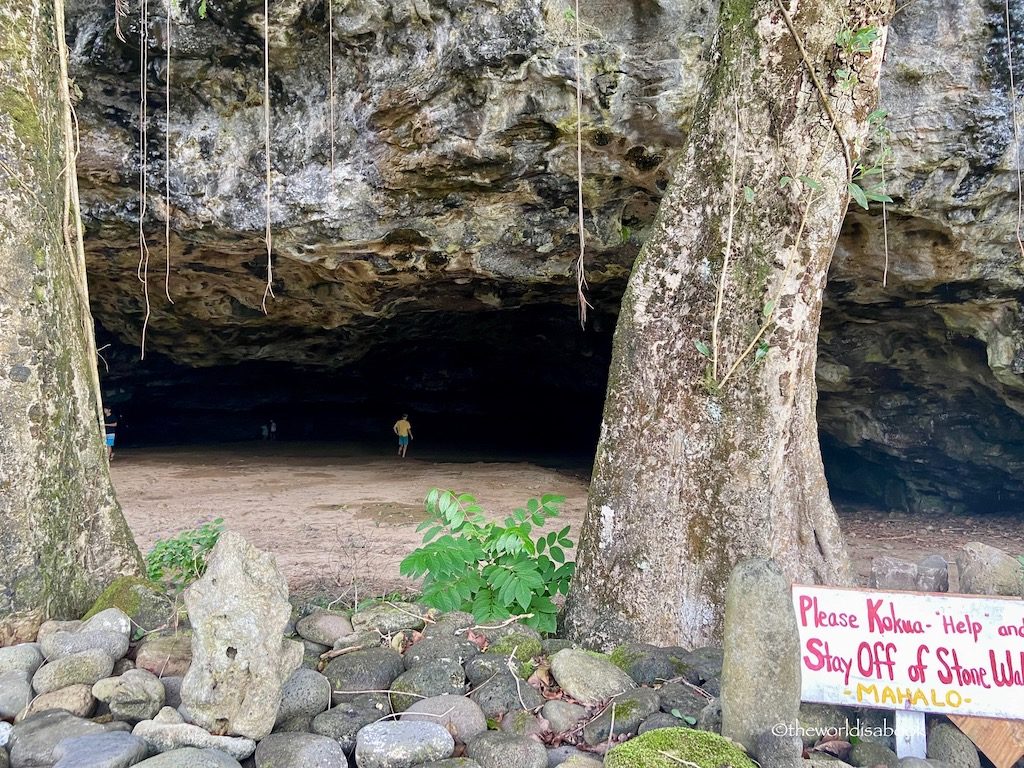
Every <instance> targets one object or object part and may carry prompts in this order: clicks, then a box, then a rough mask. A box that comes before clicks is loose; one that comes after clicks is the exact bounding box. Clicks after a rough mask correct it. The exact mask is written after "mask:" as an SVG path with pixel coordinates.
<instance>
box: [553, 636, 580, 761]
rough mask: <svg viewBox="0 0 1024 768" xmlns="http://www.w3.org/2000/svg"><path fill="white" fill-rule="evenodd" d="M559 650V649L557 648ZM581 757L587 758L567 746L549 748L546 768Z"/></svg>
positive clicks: (574, 748)
mask: <svg viewBox="0 0 1024 768" xmlns="http://www.w3.org/2000/svg"><path fill="white" fill-rule="evenodd" d="M559 650H561V648H559ZM556 653H557V651H556ZM582 757H587V754H586V753H585V752H581V751H580V750H578V749H576V747H573V746H570V745H568V744H563V745H562V746H560V747H549V748H548V768H556V766H560V765H565V764H566V763H567V762H568V761H569V760H572V759H573V758H582Z"/></svg>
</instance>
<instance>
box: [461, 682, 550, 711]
mask: <svg viewBox="0 0 1024 768" xmlns="http://www.w3.org/2000/svg"><path fill="white" fill-rule="evenodd" d="M469 698H470V699H471V700H473V701H474V702H476V703H477V704H478V705H479V706H480V709H482V710H483V712H484V714H485V715H486V716H487V717H490V718H498V717H503V716H504V715H505V714H506V713H508V712H515V711H517V710H520V709H523V708H524V707H525V708H526V709H528V710H530V711H531V712H532V711H533V710H535V709H538V708H539V707H540V706H541V705H542V704H544V699H543V698H542V697H541V695H540V694H539V693H537V691H535V690H534V688H533V686H531V685H529V684H528V683H526V682H524V681H523V680H520V679H519V678H518V677H516V676H514V675H511V674H509V673H507V672H506V673H504V674H498V675H496V676H494V677H492V678H490V679H489V680H488V681H486V682H483V683H481V684H480V685H478V686H476V687H475V688H474V689H473V691H472V692H471V693H470V694H469Z"/></svg>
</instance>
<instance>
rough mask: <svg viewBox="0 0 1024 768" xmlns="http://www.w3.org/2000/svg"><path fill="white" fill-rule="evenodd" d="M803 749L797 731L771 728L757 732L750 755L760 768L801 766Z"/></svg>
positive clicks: (794, 767) (797, 767) (792, 767)
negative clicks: (780, 730)
mask: <svg viewBox="0 0 1024 768" xmlns="http://www.w3.org/2000/svg"><path fill="white" fill-rule="evenodd" d="M803 751H804V745H803V741H801V739H800V735H799V734H798V733H796V732H795V731H794V732H792V733H784V732H783V733H779V732H777V731H775V730H774V729H773V730H768V731H763V732H761V733H759V734H757V737H756V738H755V739H754V754H753V755H751V757H753V758H754V759H755V760H756V761H757V764H758V765H759V766H760V767H761V768H801V766H802V765H803V759H802V757H803Z"/></svg>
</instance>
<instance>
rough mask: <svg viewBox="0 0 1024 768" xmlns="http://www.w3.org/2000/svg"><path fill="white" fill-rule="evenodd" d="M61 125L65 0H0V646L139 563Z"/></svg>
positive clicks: (66, 132)
mask: <svg viewBox="0 0 1024 768" xmlns="http://www.w3.org/2000/svg"><path fill="white" fill-rule="evenodd" d="M71 136H72V133H71V113H70V100H69V95H68V79H67V70H66V49H65V46H64V9H63V4H62V3H61V0H56V3H55V0H0V161H2V162H0V403H2V407H0V645H4V644H6V643H9V642H12V641H16V640H23V639H26V638H28V639H31V638H33V637H34V635H35V629H36V627H37V626H38V624H39V622H40V620H42V619H43V618H47V617H56V618H71V617H76V618H77V617H78V616H80V615H81V613H82V612H83V611H84V610H85V609H87V608H88V606H89V604H90V602H91V601H92V600H93V599H94V598H95V597H96V596H97V595H98V594H99V592H100V591H101V589H102V588H103V587H104V586H105V585H106V584H107V583H109V582H110V581H111V580H112V579H113V578H114V577H116V576H117V575H120V574H127V573H139V572H140V571H141V565H142V563H141V558H140V557H139V552H138V549H137V548H136V546H135V543H134V541H133V540H132V537H131V533H130V532H129V530H128V526H127V525H126V524H125V521H124V517H123V516H122V515H121V510H120V508H119V507H118V505H117V501H116V500H115V498H114V492H113V489H112V488H111V485H110V478H109V475H108V471H107V462H106V449H105V447H104V445H103V440H102V422H101V415H100V409H99V382H98V379H97V375H96V350H95V345H94V341H93V328H92V318H91V316H90V314H89V301H88V295H87V291H86V283H85V259H84V256H83V253H82V244H81V229H80V225H79V216H78V188H77V183H76V179H75V164H74V143H73V141H72V139H71Z"/></svg>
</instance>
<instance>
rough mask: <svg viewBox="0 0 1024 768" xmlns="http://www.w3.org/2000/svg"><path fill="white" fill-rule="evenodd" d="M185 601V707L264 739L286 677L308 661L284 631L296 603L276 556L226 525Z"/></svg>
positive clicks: (228, 729) (201, 718)
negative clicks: (188, 643)
mask: <svg viewBox="0 0 1024 768" xmlns="http://www.w3.org/2000/svg"><path fill="white" fill-rule="evenodd" d="M185 607H186V608H187V609H188V615H189V621H190V622H191V624H192V665H191V666H190V667H189V671H188V673H187V674H186V675H185V679H184V681H183V682H182V685H181V702H182V706H183V707H185V708H187V710H188V712H189V717H190V719H191V720H192V722H193V723H195V724H197V725H200V726H202V727H204V728H206V729H208V730H211V731H217V732H219V733H226V734H231V735H238V736H244V737H246V738H250V739H257V740H258V739H262V738H263V737H265V736H266V735H267V734H269V733H270V731H271V729H272V728H273V727H274V721H275V720H276V718H277V709H278V705H279V704H280V703H281V688H282V686H283V685H284V682H285V680H287V679H288V677H289V676H290V675H291V673H292V672H294V671H295V669H296V668H297V667H298V666H299V664H300V663H301V661H302V645H301V644H300V643H297V642H295V641H292V640H285V639H284V637H283V632H284V627H285V624H287V623H288V619H289V616H290V615H291V605H290V604H289V603H288V583H287V581H285V578H284V576H282V575H281V572H280V571H279V570H278V568H277V564H276V562H275V560H274V557H273V556H272V555H269V554H266V553H264V552H261V551H260V550H258V549H256V548H255V547H253V546H251V545H250V544H248V543H247V542H246V541H245V539H243V538H242V537H241V536H239V535H238V534H237V533H234V532H233V531H226V532H224V533H223V534H221V536H220V539H219V540H218V541H217V545H216V546H215V547H214V549H213V552H211V554H210V557H209V560H208V563H207V569H206V573H205V574H204V575H203V577H202V578H201V579H199V580H198V581H196V582H195V583H193V584H192V586H191V587H189V588H188V589H187V590H186V591H185ZM190 746H207V745H198V744H192V745H190ZM210 746H213V745H210ZM232 756H235V755H232Z"/></svg>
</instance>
